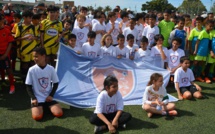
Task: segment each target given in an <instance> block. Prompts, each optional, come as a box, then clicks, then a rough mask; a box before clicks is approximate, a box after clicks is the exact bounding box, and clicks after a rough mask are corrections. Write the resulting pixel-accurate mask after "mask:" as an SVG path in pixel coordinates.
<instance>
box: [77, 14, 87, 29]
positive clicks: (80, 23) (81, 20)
mask: <svg viewBox="0 0 215 134" xmlns="http://www.w3.org/2000/svg"><path fill="white" fill-rule="evenodd" d="M77 21H78V26H79V27H84V23H85V21H86V17H85V16H84V15H82V14H80V15H78V17H77Z"/></svg>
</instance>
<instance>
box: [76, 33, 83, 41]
mask: <svg viewBox="0 0 215 134" xmlns="http://www.w3.org/2000/svg"><path fill="white" fill-rule="evenodd" d="M77 35H78V40H82V39H83V38H84V33H82V32H78V33H77Z"/></svg>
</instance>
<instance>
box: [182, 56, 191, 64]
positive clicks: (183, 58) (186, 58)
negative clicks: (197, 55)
mask: <svg viewBox="0 0 215 134" xmlns="http://www.w3.org/2000/svg"><path fill="white" fill-rule="evenodd" d="M185 60H189V61H190V59H189V57H187V56H182V57H181V58H180V63H183V62H184V61H185Z"/></svg>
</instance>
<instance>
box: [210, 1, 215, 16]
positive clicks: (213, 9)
mask: <svg viewBox="0 0 215 134" xmlns="http://www.w3.org/2000/svg"><path fill="white" fill-rule="evenodd" d="M210 12H212V13H214V14H215V2H214V3H213V5H212V7H211V9H210Z"/></svg>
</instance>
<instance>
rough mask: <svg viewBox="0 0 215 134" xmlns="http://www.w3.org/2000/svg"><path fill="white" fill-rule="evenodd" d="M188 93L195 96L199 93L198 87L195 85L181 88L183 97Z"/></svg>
mask: <svg viewBox="0 0 215 134" xmlns="http://www.w3.org/2000/svg"><path fill="white" fill-rule="evenodd" d="M186 91H189V92H191V94H192V95H193V94H194V93H195V92H196V91H198V90H197V89H196V86H194V85H190V86H188V87H181V88H180V92H181V94H182V95H183V94H184V92H186Z"/></svg>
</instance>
